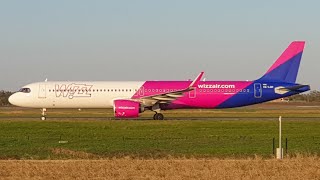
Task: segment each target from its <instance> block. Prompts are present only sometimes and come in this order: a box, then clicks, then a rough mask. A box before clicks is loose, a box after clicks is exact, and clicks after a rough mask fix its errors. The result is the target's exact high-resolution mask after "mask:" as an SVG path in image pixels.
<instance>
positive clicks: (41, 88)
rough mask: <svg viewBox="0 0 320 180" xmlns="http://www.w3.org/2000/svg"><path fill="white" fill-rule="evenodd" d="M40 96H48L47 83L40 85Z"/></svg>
mask: <svg viewBox="0 0 320 180" xmlns="http://www.w3.org/2000/svg"><path fill="white" fill-rule="evenodd" d="M38 97H39V98H46V97H47V95H46V84H40V85H39V96H38Z"/></svg>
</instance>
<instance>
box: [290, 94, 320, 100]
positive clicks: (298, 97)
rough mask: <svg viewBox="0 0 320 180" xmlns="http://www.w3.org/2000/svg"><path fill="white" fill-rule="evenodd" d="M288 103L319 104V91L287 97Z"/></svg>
mask: <svg viewBox="0 0 320 180" xmlns="http://www.w3.org/2000/svg"><path fill="white" fill-rule="evenodd" d="M289 101H303V102H320V91H311V92H309V93H307V94H297V95H294V96H291V97H289Z"/></svg>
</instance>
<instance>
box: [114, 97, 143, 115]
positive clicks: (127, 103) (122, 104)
mask: <svg viewBox="0 0 320 180" xmlns="http://www.w3.org/2000/svg"><path fill="white" fill-rule="evenodd" d="M113 109H114V116H115V117H116V118H136V117H139V113H141V112H143V111H144V109H143V107H142V106H141V104H140V103H139V102H136V101H131V100H114V105H113Z"/></svg>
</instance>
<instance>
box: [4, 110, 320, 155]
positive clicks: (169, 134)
mask: <svg viewBox="0 0 320 180" xmlns="http://www.w3.org/2000/svg"><path fill="white" fill-rule="evenodd" d="M48 113H49V114H48V117H49V118H48V120H47V121H40V120H39V118H38V117H39V114H40V111H39V110H31V109H20V108H0V117H1V119H0V159H70V158H71V159H87V158H94V159H98V158H109V157H123V156H131V157H144V158H162V157H169V156H173V157H230V156H231V157H248V156H255V155H259V156H263V157H271V156H272V153H273V149H272V147H273V144H272V142H273V138H275V140H276V146H278V145H277V142H278V121H277V117H278V116H279V115H282V116H283V138H284V139H285V138H288V154H295V153H302V154H318V155H319V154H320V109H319V107H315V108H314V107H311V108H300V107H298V106H296V105H292V106H291V108H288V106H271V105H270V106H269V105H263V106H251V107H247V108H238V109H230V110H178V111H167V112H165V115H166V117H168V118H167V119H168V120H165V121H153V120H145V118H144V119H143V120H109V118H111V119H112V111H110V110H83V111H81V112H78V111H77V110H52V111H49V112H48ZM151 115H152V113H146V114H144V115H143V117H151ZM19 117H31V118H26V119H25V118H19ZM50 117H51V118H50ZM62 117H64V118H62ZM68 117H72V118H68ZM88 117H96V118H88ZM104 117H106V118H104ZM176 117H179V118H178V119H179V120H176ZM183 117H186V118H190V117H193V118H196V117H207V118H206V119H203V120H184V118H183ZM210 117H212V119H210ZM237 118H239V119H237ZM172 119H173V120H172ZM284 139H283V146H285V142H284ZM59 142H60V143H59Z"/></svg>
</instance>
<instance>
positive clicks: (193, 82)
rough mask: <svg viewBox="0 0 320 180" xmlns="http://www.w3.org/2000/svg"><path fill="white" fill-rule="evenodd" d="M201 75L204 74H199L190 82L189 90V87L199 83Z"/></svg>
mask: <svg viewBox="0 0 320 180" xmlns="http://www.w3.org/2000/svg"><path fill="white" fill-rule="evenodd" d="M203 74H204V72H201V73H200V74H199V75H198V76H197V78H196V79H195V80H193V81H192V83H191V84H190V86H189V88H190V87H195V86H196V85H197V84H198V83H199V82H200V80H201V78H202V76H203Z"/></svg>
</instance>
